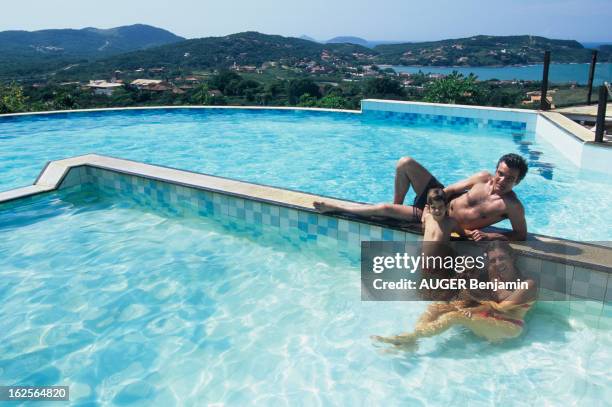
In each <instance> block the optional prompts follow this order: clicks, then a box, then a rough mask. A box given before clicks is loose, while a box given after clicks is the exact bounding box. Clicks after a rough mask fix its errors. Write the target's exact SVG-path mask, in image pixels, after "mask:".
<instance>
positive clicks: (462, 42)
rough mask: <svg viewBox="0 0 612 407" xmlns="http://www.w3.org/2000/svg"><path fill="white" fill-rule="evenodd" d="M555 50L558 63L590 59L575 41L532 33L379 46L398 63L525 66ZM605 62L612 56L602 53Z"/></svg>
mask: <svg viewBox="0 0 612 407" xmlns="http://www.w3.org/2000/svg"><path fill="white" fill-rule="evenodd" d="M546 50H550V51H551V60H552V62H555V63H563V62H588V61H590V56H591V51H590V50H588V49H586V48H584V47H583V46H582V44H580V43H579V42H577V41H573V40H554V39H549V38H544V37H536V36H531V35H516V36H503V37H501V36H490V35H478V36H474V37H469V38H459V39H451V40H442V41H429V42H415V43H408V44H393V45H377V46H376V47H374V51H375V52H376V53H377V54H378V57H377V61H378V62H379V63H384V64H394V65H423V66H455V65H465V66H491V65H515V64H516V65H523V64H532V63H538V62H542V61H543V58H544V51H546ZM601 56H602V59H601V60H602V61H603V60H606V59H608V60H609V59H610V58H611V57H612V55H610V54H609V53H605V54H604V53H603V52H602V55H601Z"/></svg>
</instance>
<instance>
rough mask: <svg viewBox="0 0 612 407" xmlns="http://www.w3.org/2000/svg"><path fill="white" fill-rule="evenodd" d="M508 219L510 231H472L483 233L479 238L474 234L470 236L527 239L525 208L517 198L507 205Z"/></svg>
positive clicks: (484, 238) (488, 238) (514, 239)
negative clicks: (510, 226)
mask: <svg viewBox="0 0 612 407" xmlns="http://www.w3.org/2000/svg"><path fill="white" fill-rule="evenodd" d="M508 219H510V224H511V225H512V231H511V232H504V233H497V232H488V233H485V232H482V231H474V232H478V233H480V234H482V235H484V236H483V237H482V238H480V239H476V238H475V237H476V236H472V238H473V239H474V240H510V241H519V240H527V222H526V221H525V209H524V208H523V205H522V204H521V203H520V202H519V201H518V200H517V201H516V202H515V203H513V204H512V205H508Z"/></svg>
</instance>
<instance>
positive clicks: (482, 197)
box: [313, 153, 528, 241]
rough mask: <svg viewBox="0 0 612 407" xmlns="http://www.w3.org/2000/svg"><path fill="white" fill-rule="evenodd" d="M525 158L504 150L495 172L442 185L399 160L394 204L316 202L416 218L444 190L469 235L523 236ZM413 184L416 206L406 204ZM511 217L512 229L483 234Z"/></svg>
mask: <svg viewBox="0 0 612 407" xmlns="http://www.w3.org/2000/svg"><path fill="white" fill-rule="evenodd" d="M527 169H528V167H527V162H526V161H525V159H524V158H523V157H521V156H520V155H518V154H513V153H511V154H506V155H504V156H502V157H501V158H500V159H499V161H498V162H497V168H496V170H495V174H494V175H492V174H490V173H488V172H486V171H481V172H478V173H476V174H474V175H472V176H471V177H469V178H467V179H465V180H462V181H459V182H457V183H455V184H452V185H449V186H448V187H444V186H443V185H442V184H441V183H440V182H439V181H438V180H437V179H436V178H435V177H434V176H433V175H431V173H430V172H429V171H428V170H427V169H426V168H425V167H423V166H422V165H421V164H419V163H418V162H417V161H416V160H414V159H413V158H411V157H403V158H401V159H400V160H399V161H398V163H397V168H396V172H395V192H394V199H393V203H392V204H376V205H368V204H343V205H338V204H333V203H331V202H325V201H315V202H314V203H313V206H314V207H315V209H317V210H319V211H320V212H322V213H325V212H348V213H353V214H356V215H362V216H382V217H388V218H393V219H398V220H404V221H410V222H418V221H419V220H420V219H421V216H422V214H423V210H424V209H425V204H426V200H427V193H428V192H429V190H430V189H432V188H443V189H444V193H445V195H446V196H448V197H449V206H448V215H449V216H450V217H452V218H453V219H455V221H457V223H458V224H459V226H460V227H461V229H463V231H464V234H465V236H466V237H468V238H471V239H473V240H476V241H480V240H513V241H516V240H525V239H526V238H527V223H526V221H525V210H524V208H523V205H522V204H521V202H520V200H519V199H518V197H517V196H516V194H515V193H514V191H513V190H512V189H513V188H514V186H516V185H518V184H519V183H520V182H521V181H522V180H523V178H525V175H526V174H527ZM410 186H412V188H414V190H415V192H416V198H415V199H414V202H413V204H412V205H404V204H403V203H404V198H405V197H406V194H407V193H408V190H409V189H410ZM503 219H509V220H510V223H511V225H512V230H511V231H509V232H503V233H499V232H484V231H482V229H483V228H485V227H487V226H491V225H493V224H495V223H497V222H499V221H501V220H503Z"/></svg>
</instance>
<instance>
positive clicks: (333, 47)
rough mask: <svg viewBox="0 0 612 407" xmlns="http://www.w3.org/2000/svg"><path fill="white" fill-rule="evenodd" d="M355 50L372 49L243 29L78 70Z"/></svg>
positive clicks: (294, 58) (282, 59)
mask: <svg viewBox="0 0 612 407" xmlns="http://www.w3.org/2000/svg"><path fill="white" fill-rule="evenodd" d="M353 53H364V54H372V55H374V53H373V52H372V50H370V49H368V48H366V47H363V46H360V45H354V44H319V43H316V42H312V41H308V40H303V39H299V38H292V37H282V36H280V35H267V34H261V33H258V32H252V31H249V32H244V33H239V34H232V35H228V36H225V37H207V38H199V39H192V40H186V41H182V42H179V43H175V44H171V45H165V46H160V47H155V48H151V49H146V50H141V51H135V52H130V53H126V54H121V55H117V56H113V57H109V58H105V59H102V60H99V61H95V62H93V63H91V64H88V65H85V66H81V67H78V69H76V70H75V71H76V72H82V71H88V72H93V73H98V72H100V73H102V72H109V70H115V69H120V70H133V69H138V68H144V69H147V68H155V67H164V68H168V69H176V68H181V69H206V68H228V67H230V66H232V65H233V64H234V63H236V64H238V65H254V66H260V65H261V64H263V63H264V62H267V61H275V62H279V63H281V64H295V63H298V62H299V61H301V60H310V61H316V62H321V63H323V62H324V61H327V62H329V63H332V62H333V61H353V60H355V59H356V57H355V56H354V55H353Z"/></svg>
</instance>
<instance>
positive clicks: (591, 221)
mask: <svg viewBox="0 0 612 407" xmlns="http://www.w3.org/2000/svg"><path fill="white" fill-rule="evenodd" d="M508 152H516V153H519V154H522V155H523V156H524V157H526V158H527V159H528V161H529V163H530V166H531V169H530V171H529V174H528V175H527V178H526V179H525V180H524V181H523V182H522V183H521V185H519V186H518V187H517V188H516V192H517V194H518V196H519V197H520V198H521V200H522V201H523V203H524V205H525V209H526V217H527V223H528V226H529V230H530V231H531V232H537V233H542V234H547V235H552V236H557V237H563V238H571V239H577V240H585V241H594V240H601V241H605V240H610V239H612V228H611V227H610V221H609V216H608V214H607V211H606V210H604V209H605V208H608V207H609V204H610V202H612V181H611V180H610V177H609V174H591V173H586V172H584V171H581V170H579V169H578V168H577V167H575V166H574V165H573V164H572V163H571V162H569V161H568V160H567V159H565V158H564V157H563V156H562V155H561V154H560V153H559V152H558V151H557V150H555V149H554V148H553V147H552V146H551V145H550V144H549V143H547V142H546V141H543V140H540V139H539V138H537V137H536V136H535V135H534V134H533V133H531V132H526V131H524V130H511V129H494V128H481V129H478V128H474V127H470V126H458V125H448V124H442V123H433V122H429V123H420V124H414V123H408V122H406V121H402V120H399V119H380V118H375V117H371V116H369V115H361V114H350V113H325V112H306V111H278V110H277V111H271V110H267V111H265V110H264V111H252V110H239V109H238V110H235V109H232V110H221V109H215V110H210V109H206V110H168V109H166V110H163V109H161V110H146V111H119V112H98V113H86V114H80V113H79V114H74V113H73V114H60V115H44V116H30V117H21V118H0V190H6V189H10V188H15V187H19V186H24V185H29V184H31V183H32V182H33V181H34V179H35V178H36V176H37V175H38V173H39V171H40V170H41V169H42V167H43V165H44V163H45V162H46V161H48V160H55V159H61V158H66V157H70V156H75V155H80V154H85V153H99V154H106V155H111V156H115V157H121V158H128V159H133V160H137V161H144V162H147V163H153V164H160V165H166V166H172V167H176V168H181V169H187V170H192V171H197V172H204V173H209V174H215V175H221V176H226V177H232V178H237V179H241V180H246V181H251V182H258V183H263V184H269V185H274V186H279V187H285V188H292V189H298V190H302V191H309V192H313V193H318V194H323V195H329V196H335V197H340V198H345V199H351V200H357V201H364V202H383V201H386V202H388V201H391V200H392V197H393V176H394V171H395V163H396V161H397V160H398V158H399V157H401V156H404V155H411V156H413V157H415V158H416V159H417V160H419V161H420V162H422V163H423V164H424V165H426V166H427V167H428V168H430V169H431V171H432V172H433V173H434V175H436V176H437V177H438V179H440V180H441V181H442V182H444V183H446V184H448V183H452V182H455V181H457V180H459V179H461V178H464V177H467V176H469V175H471V174H472V173H474V172H476V171H480V170H483V169H484V170H489V171H494V169H495V164H496V163H497V159H498V158H499V157H500V156H501V155H502V154H504V153H508ZM413 196H414V195H413V194H412V192H411V193H410V195H409V196H408V199H407V201H411V199H412V197H413ZM502 226H506V227H507V226H509V225H508V223H507V222H506V223H504V224H502Z"/></svg>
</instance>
